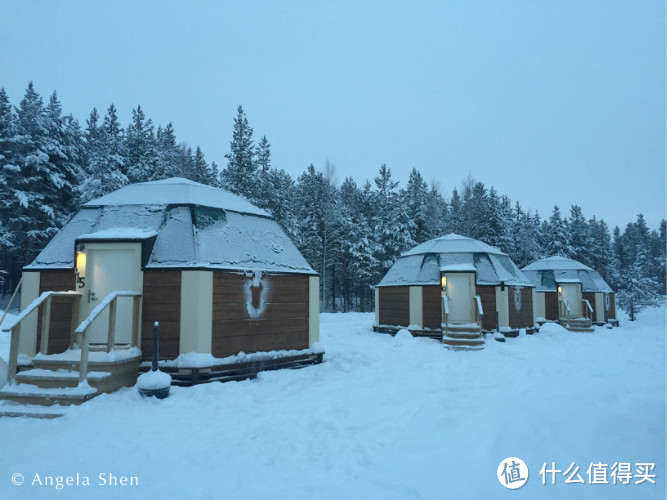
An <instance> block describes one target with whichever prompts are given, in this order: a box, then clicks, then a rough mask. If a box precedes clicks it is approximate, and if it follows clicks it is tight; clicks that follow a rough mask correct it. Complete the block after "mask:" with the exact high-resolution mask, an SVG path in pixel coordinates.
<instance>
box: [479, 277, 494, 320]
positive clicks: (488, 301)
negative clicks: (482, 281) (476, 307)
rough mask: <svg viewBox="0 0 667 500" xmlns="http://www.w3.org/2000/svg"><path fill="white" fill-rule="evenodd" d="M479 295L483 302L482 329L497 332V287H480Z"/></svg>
mask: <svg viewBox="0 0 667 500" xmlns="http://www.w3.org/2000/svg"><path fill="white" fill-rule="evenodd" d="M476 293H477V295H479V298H480V300H481V301H482V310H483V311H484V314H483V315H482V329H483V330H495V329H496V287H495V286H486V285H478V286H477V292H476Z"/></svg>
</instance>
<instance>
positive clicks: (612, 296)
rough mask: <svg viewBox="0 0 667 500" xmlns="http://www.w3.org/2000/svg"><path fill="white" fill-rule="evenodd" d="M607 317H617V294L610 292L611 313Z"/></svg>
mask: <svg viewBox="0 0 667 500" xmlns="http://www.w3.org/2000/svg"><path fill="white" fill-rule="evenodd" d="M607 319H616V294H615V293H610V294H609V313H608V315H607Z"/></svg>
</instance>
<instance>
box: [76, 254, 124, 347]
mask: <svg viewBox="0 0 667 500" xmlns="http://www.w3.org/2000/svg"><path fill="white" fill-rule="evenodd" d="M87 253H88V262H89V265H88V287H89V290H90V295H89V299H90V302H89V304H88V305H89V312H90V311H92V310H93V309H94V308H95V307H96V306H97V305H99V303H100V302H101V301H103V300H104V298H105V297H106V296H107V295H109V293H111V292H117V291H126V290H133V289H134V274H135V269H134V266H135V259H134V255H135V253H134V251H133V250H129V249H113V250H111V249H104V250H102V249H100V250H98V249H90V250H89V251H88V252H87ZM108 328H109V308H108V307H107V308H106V310H105V311H104V312H103V313H102V314H101V315H100V316H98V317H97V319H96V320H95V321H94V322H93V324H92V325H91V327H90V329H89V330H88V339H89V343H90V344H104V345H106V344H107V341H108V337H107V331H108ZM131 340H132V297H119V298H118V299H117V306H116V341H115V343H116V344H129V343H130V341H131Z"/></svg>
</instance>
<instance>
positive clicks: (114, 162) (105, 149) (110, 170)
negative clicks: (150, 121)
mask: <svg viewBox="0 0 667 500" xmlns="http://www.w3.org/2000/svg"><path fill="white" fill-rule="evenodd" d="M98 120H99V115H98V114H97V110H96V109H93V111H92V113H91V115H90V118H89V119H88V120H87V122H86V123H87V128H86V131H85V133H84V140H85V146H86V147H85V151H86V154H85V160H84V172H85V176H84V179H83V181H82V182H81V184H80V185H79V186H78V187H77V191H78V197H79V201H80V203H85V202H87V201H89V200H92V199H95V198H99V197H101V196H104V195H105V194H108V193H111V192H113V191H116V190H118V189H120V188H122V187H123V186H126V185H127V184H129V182H130V181H129V179H128V178H127V176H126V175H125V174H124V173H123V170H124V166H125V163H126V161H127V160H126V155H125V152H124V147H123V146H124V144H123V136H122V129H121V128H120V124H119V123H118V117H117V116H116V108H115V107H114V105H113V104H112V105H111V106H109V108H108V110H107V115H106V116H105V117H104V121H103V123H102V125H98Z"/></svg>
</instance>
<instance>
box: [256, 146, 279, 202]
mask: <svg viewBox="0 0 667 500" xmlns="http://www.w3.org/2000/svg"><path fill="white" fill-rule="evenodd" d="M255 156H256V158H257V185H256V186H255V203H256V204H257V206H259V207H261V208H268V207H269V205H270V204H271V198H273V197H274V195H275V191H274V189H273V184H272V180H273V179H272V175H271V144H269V141H268V140H267V138H266V136H263V137H262V139H261V141H260V142H259V144H258V145H257V147H256V148H255Z"/></svg>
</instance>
